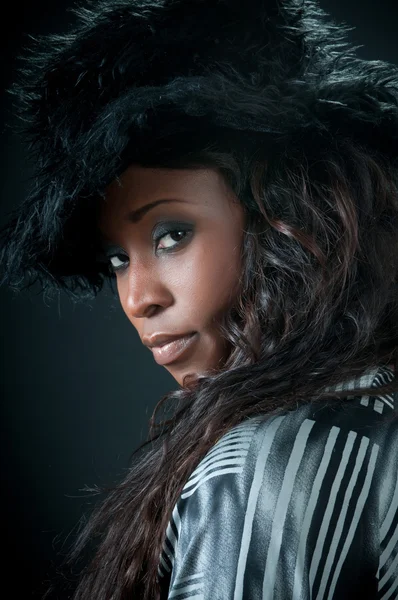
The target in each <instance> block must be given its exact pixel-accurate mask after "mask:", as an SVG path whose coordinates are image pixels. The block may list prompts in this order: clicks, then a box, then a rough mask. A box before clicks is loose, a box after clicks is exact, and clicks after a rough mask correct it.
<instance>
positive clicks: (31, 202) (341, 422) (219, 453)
mask: <svg viewBox="0 0 398 600" xmlns="http://www.w3.org/2000/svg"><path fill="white" fill-rule="evenodd" d="M77 17H78V22H77V24H76V26H75V28H74V29H73V30H72V31H71V32H69V33H68V34H66V35H64V36H53V37H49V38H47V39H46V40H42V41H41V42H40V47H39V48H37V49H36V50H35V52H33V54H32V57H31V58H30V59H29V63H28V64H29V68H27V69H25V71H24V73H23V77H22V79H21V81H20V83H19V84H18V85H16V86H15V88H14V90H15V93H16V94H17V96H18V98H19V100H20V103H19V110H20V111H21V112H20V114H21V117H22V118H23V123H24V129H25V133H27V134H28V135H29V136H30V139H31V143H32V151H33V152H34V156H35V159H36V164H37V172H36V179H35V185H34V188H33V189H32V193H31V195H30V196H29V198H27V199H26V201H25V202H24V204H23V205H22V206H21V207H20V208H19V209H18V212H17V213H16V214H15V215H14V216H13V219H11V220H10V223H9V224H8V226H7V227H5V228H4V230H3V237H2V250H1V263H2V266H3V268H4V276H3V281H4V282H6V283H7V284H8V285H10V286H12V287H13V288H15V289H20V288H21V287H23V286H24V285H30V284H31V283H32V282H34V281H37V280H39V281H40V282H41V284H42V287H43V290H44V292H45V293H48V292H50V291H51V290H54V289H62V290H65V291H67V292H68V293H69V294H70V296H71V298H73V299H74V300H81V299H85V298H87V297H92V296H93V295H95V294H96V293H97V292H98V291H99V290H100V289H101V287H102V285H103V283H104V282H105V281H109V282H110V283H111V285H113V283H114V282H115V283H116V288H117V290H115V291H116V292H117V294H118V295H119V298H120V302H121V306H122V308H123V310H124V312H125V313H126V315H127V317H128V319H129V320H130V322H131V323H132V325H133V326H134V327H135V329H136V330H137V332H138V334H139V336H140V339H141V340H142V342H143V344H144V345H145V346H147V347H148V348H150V350H151V351H152V352H153V355H154V359H155V360H156V362H157V363H159V365H162V366H164V367H165V368H166V369H167V370H168V371H169V372H170V373H171V374H172V375H173V377H174V378H175V380H176V382H177V384H178V389H177V390H176V391H175V392H173V393H170V394H168V395H167V396H166V397H165V398H163V399H162V400H161V402H160V404H159V407H158V410H160V408H162V409H163V411H164V413H163V417H162V418H160V416H158V410H157V411H155V413H156V414H155V415H154V416H153V417H152V419H151V422H150V434H149V439H148V442H147V443H146V444H145V445H144V446H143V447H142V448H141V449H140V453H139V454H138V456H136V458H135V460H134V462H133V464H132V466H131V469H130V470H129V473H128V475H127V476H126V478H125V480H124V481H123V482H121V483H120V485H119V486H118V487H117V488H116V489H115V490H113V491H112V492H111V493H110V494H109V495H108V497H107V499H106V501H105V502H104V503H103V504H102V506H100V507H98V509H97V511H96V512H95V513H94V515H93V516H92V517H91V520H90V522H89V523H88V525H87V527H86V529H85V530H84V531H83V532H82V534H81V536H80V538H79V539H78V541H77V543H76V546H75V550H74V553H73V556H72V558H73V559H74V558H76V557H78V556H79V555H80V552H81V551H82V549H83V548H84V547H86V544H87V543H88V542H89V541H90V540H94V539H95V541H96V542H98V545H97V547H96V549H94V551H93V556H92V559H91V560H90V561H88V562H87V564H86V566H85V568H84V569H83V571H82V573H81V576H80V579H79V583H78V585H77V588H76V590H75V592H74V599H75V600H77V599H79V600H80V599H85V600H86V599H89V598H90V599H93V598H95V599H96V600H110V599H112V600H119V599H120V600H121V599H125V598H137V599H138V598H139V599H143V600H149V599H159V598H170V599H171V598H177V599H178V600H183V599H185V598H190V599H192V598H195V599H196V600H199V599H203V600H226V599H228V600H229V599H231V600H232V599H233V600H242V599H245V600H247V599H250V600H251V599H253V600H254V599H259V598H262V599H264V600H265V599H266V600H271V599H272V600H289V599H294V600H299V599H307V598H308V599H309V598H314V599H315V598H316V599H317V600H326V599H329V600H330V599H332V598H336V599H338V600H344V599H348V598H349V599H353V598H361V599H363V600H366V599H370V598H372V599H375V598H378V599H383V600H392V599H393V598H397V597H398V471H397V464H398V461H397V450H398V426H397V423H398V422H397V406H398V396H397V392H398V382H397V378H396V370H397V366H398V294H397V292H398V285H397V284H398V163H397V150H398V143H397V142H398V69H397V68H396V67H394V66H393V65H391V64H387V63H383V62H381V61H374V62H367V61H364V60H361V59H359V58H358V57H357V56H356V54H355V48H352V47H351V46H350V45H349V43H348V42H347V39H346V34H347V28H346V27H345V26H337V25H336V24H334V23H333V22H332V21H331V20H330V19H329V18H328V16H327V15H326V14H325V13H324V12H323V11H322V10H321V9H320V7H319V6H318V5H317V4H316V3H315V2H313V1H304V2H299V1H298V0H297V1H295V0H286V1H284V2H281V1H278V0H268V1H265V0H263V1H262V0H252V1H251V2H244V3H242V2H239V1H238V0H211V1H210V0H192V1H190V2H188V1H187V0H136V1H133V0H129V1H128V0H118V1H114V2H105V1H98V2H95V3H90V5H89V6H88V7H86V8H81V9H79V10H78V11H77Z"/></svg>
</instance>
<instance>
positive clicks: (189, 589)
mask: <svg viewBox="0 0 398 600" xmlns="http://www.w3.org/2000/svg"><path fill="white" fill-rule="evenodd" d="M202 588H203V583H193V584H192V585H186V586H185V587H182V588H179V589H177V590H176V589H174V588H173V590H172V591H171V592H170V594H169V595H168V598H176V597H177V596H181V595H182V594H188V593H189V592H199V591H201V589H202Z"/></svg>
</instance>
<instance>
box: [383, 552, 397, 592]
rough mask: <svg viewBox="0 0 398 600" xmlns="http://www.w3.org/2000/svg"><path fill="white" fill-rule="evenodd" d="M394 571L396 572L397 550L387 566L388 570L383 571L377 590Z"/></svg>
mask: <svg viewBox="0 0 398 600" xmlns="http://www.w3.org/2000/svg"><path fill="white" fill-rule="evenodd" d="M395 573H398V552H397V555H396V557H395V558H394V560H393V561H392V563H391V565H390V566H389V568H388V570H387V571H386V572H385V574H384V576H383V577H382V578H381V579H380V581H379V591H380V590H381V588H382V587H384V584H385V583H387V581H388V580H389V579H390V577H392V575H394V574H395Z"/></svg>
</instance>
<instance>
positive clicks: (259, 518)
mask: <svg viewBox="0 0 398 600" xmlns="http://www.w3.org/2000/svg"><path fill="white" fill-rule="evenodd" d="M390 376H391V373H387V372H385V371H384V370H382V371H380V370H377V372H375V373H373V378H374V379H373V380H374V381H375V382H376V379H377V378H379V383H378V385H381V383H385V382H386V381H385V380H384V381H383V382H382V381H380V378H381V377H382V378H383V379H385V378H386V377H390ZM391 378H392V377H391ZM376 383H377V382H376ZM354 387H355V386H353V388H352V389H354ZM395 396H396V395H395ZM395 401H396V397H395ZM379 402H380V403H382V405H383V409H382V410H381V408H380V404H379ZM395 408H396V406H395ZM391 417H392V418H391ZM397 447H398V427H397V418H396V417H394V397H391V396H386V397H384V398H383V397H380V398H377V399H375V398H366V397H355V398H352V399H351V400H350V401H349V402H346V403H344V402H340V403H339V406H338V407H337V405H333V404H331V403H330V404H329V405H325V406H324V405H315V404H314V405H306V406H302V407H300V408H298V409H297V410H294V411H289V412H285V413H281V414H273V415H268V416H264V415H256V416H253V417H250V418H248V419H246V420H244V421H243V422H241V423H240V424H239V425H237V426H235V427H233V428H232V429H230V430H229V431H228V432H227V433H226V434H225V435H223V436H222V438H220V439H219V440H218V442H217V443H216V444H215V445H214V446H213V448H211V450H210V451H209V452H208V453H207V454H206V456H205V457H204V458H203V459H202V460H201V462H200V463H199V464H198V466H197V468H196V469H195V470H194V471H193V473H192V474H191V476H190V477H189V479H188V481H187V482H186V484H185V486H184V488H183V490H182V493H181V495H180V498H179V501H178V502H177V504H176V506H175V508H174V511H173V514H172V518H171V520H170V524H169V527H168V529H167V533H166V540H165V546H164V552H163V554H162V557H161V565H160V569H159V573H160V576H161V578H163V577H165V581H169V579H168V577H167V573H169V574H170V573H172V577H171V588H170V589H173V590H174V589H177V588H178V589H179V586H180V585H182V582H183V581H185V578H192V577H193V576H195V577H197V578H198V579H195V582H194V583H195V585H196V586H202V587H203V589H204V590H206V589H207V587H209V586H210V587H209V589H210V588H211V586H212V585H213V588H214V585H215V583H214V582H217V585H221V583H220V582H221V580H222V585H224V586H225V587H226V589H227V588H228V590H229V591H228V594H231V595H228V594H227V595H226V596H225V597H234V596H233V594H234V593H235V591H236V590H235V591H234V590H232V588H231V589H229V587H228V586H231V581H232V580H234V577H235V575H236V573H238V572H239V578H240V580H241V584H239V585H241V586H243V590H244V592H245V593H246V594H247V597H256V594H257V592H258V593H259V590H261V589H262V585H263V582H265V581H266V582H267V585H269V586H270V588H272V589H274V588H275V590H277V589H279V591H280V595H277V596H276V597H278V598H280V597H286V598H288V597H290V595H289V594H291V593H292V590H294V591H295V592H296V591H297V590H299V591H300V593H301V591H303V592H305V593H306V594H307V595H305V594H304V597H310V593H312V592H314V590H319V589H321V588H322V586H323V584H324V583H325V581H326V579H325V578H326V577H329V576H330V578H331V579H330V581H329V584H330V585H332V587H333V586H334V588H333V589H335V591H336V593H337V591H338V592H339V593H342V590H346V591H347V590H351V588H352V591H353V593H354V595H355V590H357V589H359V588H358V586H359V587H360V589H361V590H362V589H363V592H364V594H365V592H366V590H369V589H372V590H373V591H375V590H377V587H378V585H379V580H378V576H380V581H383V582H384V583H386V585H389V584H388V581H390V575H391V573H390V571H392V570H393V568H394V552H395V550H394V548H395V546H396V542H394V539H395V538H394V531H395V528H396V527H398V471H397V461H396V450H397ZM364 539H366V540H367V543H366V545H364V544H363V540H364ZM394 544H395V546H394ZM337 549H338V553H337ZM286 561H290V562H289V564H290V563H291V561H293V563H294V564H293V563H292V564H291V568H289V569H288V570H286V568H285V566H286V564H287V563H286ZM332 564H333V569H331V565H332ZM353 565H356V567H355V569H356V578H355V577H354V578H353V570H352V568H353ZM391 565H392V566H391ZM192 573H193V575H192ZM228 573H229V575H228ZM389 573H390V575H388V574H389ZM257 575H258V577H257ZM199 576H200V577H201V578H202V579H200V577H199ZM387 580H388V581H387ZM187 581H188V580H187ZM192 585H193V584H192ZM234 585H235V584H234ZM236 585H237V584H236ZM325 585H326V584H325ZM206 586H207V587H206ZM245 586H246V587H245ZM256 586H257V587H258V589H257V587H256ZM273 586H274V587H273ZM246 588H247V589H246ZM296 588H297V589H296ZM195 589H196V588H195ZM281 590H282V591H281ZM278 593H279V592H278ZM344 593H345V592H344ZM250 594H251V595H250ZM203 597H204V598H207V597H208V596H206V594H205V595H204V596H203ZM209 597H210V596H209ZM239 597H240V596H239ZM243 597H246V596H245V594H243ZM292 597H296V596H295V595H294V594H293V596H292ZM297 597H299V596H297ZM300 597H301V596H300ZM329 597H330V596H329ZM336 597H346V596H339V595H337V596H336ZM347 597H352V596H347ZM363 597H366V594H365V595H364V596H363ZM373 597H377V596H372V598H373Z"/></svg>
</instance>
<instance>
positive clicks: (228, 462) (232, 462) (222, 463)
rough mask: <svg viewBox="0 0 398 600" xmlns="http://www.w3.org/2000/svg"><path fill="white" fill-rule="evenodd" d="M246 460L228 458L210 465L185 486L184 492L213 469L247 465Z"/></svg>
mask: <svg viewBox="0 0 398 600" xmlns="http://www.w3.org/2000/svg"><path fill="white" fill-rule="evenodd" d="M245 462H246V461H245V459H244V458H236V457H232V458H226V459H224V460H216V462H214V464H210V465H208V466H207V467H206V468H205V469H204V470H203V472H201V473H198V474H197V475H196V477H193V478H192V479H191V480H190V482H189V485H186V486H184V488H183V489H184V490H185V489H189V488H190V487H191V486H192V485H195V484H196V483H197V482H198V481H200V480H201V479H202V478H203V476H204V475H205V474H206V473H208V472H209V471H211V470H212V469H215V468H218V467H227V466H237V465H244V464H245Z"/></svg>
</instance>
